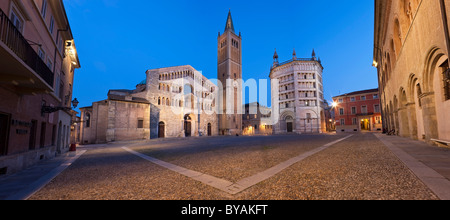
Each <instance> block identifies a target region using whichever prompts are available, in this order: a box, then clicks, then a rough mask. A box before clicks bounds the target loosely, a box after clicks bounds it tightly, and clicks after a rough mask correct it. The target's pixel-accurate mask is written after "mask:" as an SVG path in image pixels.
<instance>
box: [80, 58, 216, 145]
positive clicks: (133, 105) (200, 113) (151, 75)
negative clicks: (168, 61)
mask: <svg viewBox="0 0 450 220" xmlns="http://www.w3.org/2000/svg"><path fill="white" fill-rule="evenodd" d="M146 75H147V78H146V80H144V81H143V82H141V83H140V84H138V85H137V86H136V89H135V90H126V89H122V90H110V91H109V93H108V99H107V100H103V101H99V102H95V103H93V105H92V106H89V107H85V108H80V110H81V119H82V123H81V128H82V132H81V143H82V144H92V143H106V142H113V141H126V140H148V139H155V138H174V137H190V136H215V135H218V124H217V114H216V110H215V108H216V105H215V95H216V91H217V87H216V85H214V84H213V83H212V82H210V81H209V80H208V79H207V78H205V77H204V76H203V75H202V74H201V73H200V72H198V71H197V70H195V69H194V68H193V67H192V66H189V65H186V66H176V67H168V68H159V69H152V70H148V71H147V72H146Z"/></svg>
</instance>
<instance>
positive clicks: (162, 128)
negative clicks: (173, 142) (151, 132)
mask: <svg viewBox="0 0 450 220" xmlns="http://www.w3.org/2000/svg"><path fill="white" fill-rule="evenodd" d="M158 128H159V129H158V138H165V137H166V135H165V132H166V124H165V123H164V122H159V126H158Z"/></svg>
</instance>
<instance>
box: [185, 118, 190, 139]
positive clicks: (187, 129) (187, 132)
mask: <svg viewBox="0 0 450 220" xmlns="http://www.w3.org/2000/svg"><path fill="white" fill-rule="evenodd" d="M184 136H185V137H190V136H192V118H191V116H189V115H185V116H184Z"/></svg>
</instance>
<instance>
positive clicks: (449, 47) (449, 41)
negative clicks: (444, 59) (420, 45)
mask: <svg viewBox="0 0 450 220" xmlns="http://www.w3.org/2000/svg"><path fill="white" fill-rule="evenodd" d="M440 3H441V15H442V22H443V24H444V32H445V42H446V43H447V56H448V55H449V53H450V36H449V32H448V21H447V10H446V7H445V1H444V0H440Z"/></svg>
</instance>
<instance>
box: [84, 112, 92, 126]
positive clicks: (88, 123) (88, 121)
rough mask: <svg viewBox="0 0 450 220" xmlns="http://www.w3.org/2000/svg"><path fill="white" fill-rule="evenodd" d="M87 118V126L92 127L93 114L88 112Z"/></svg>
mask: <svg viewBox="0 0 450 220" xmlns="http://www.w3.org/2000/svg"><path fill="white" fill-rule="evenodd" d="M85 120H86V128H89V127H91V114H89V113H86V117H85Z"/></svg>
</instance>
